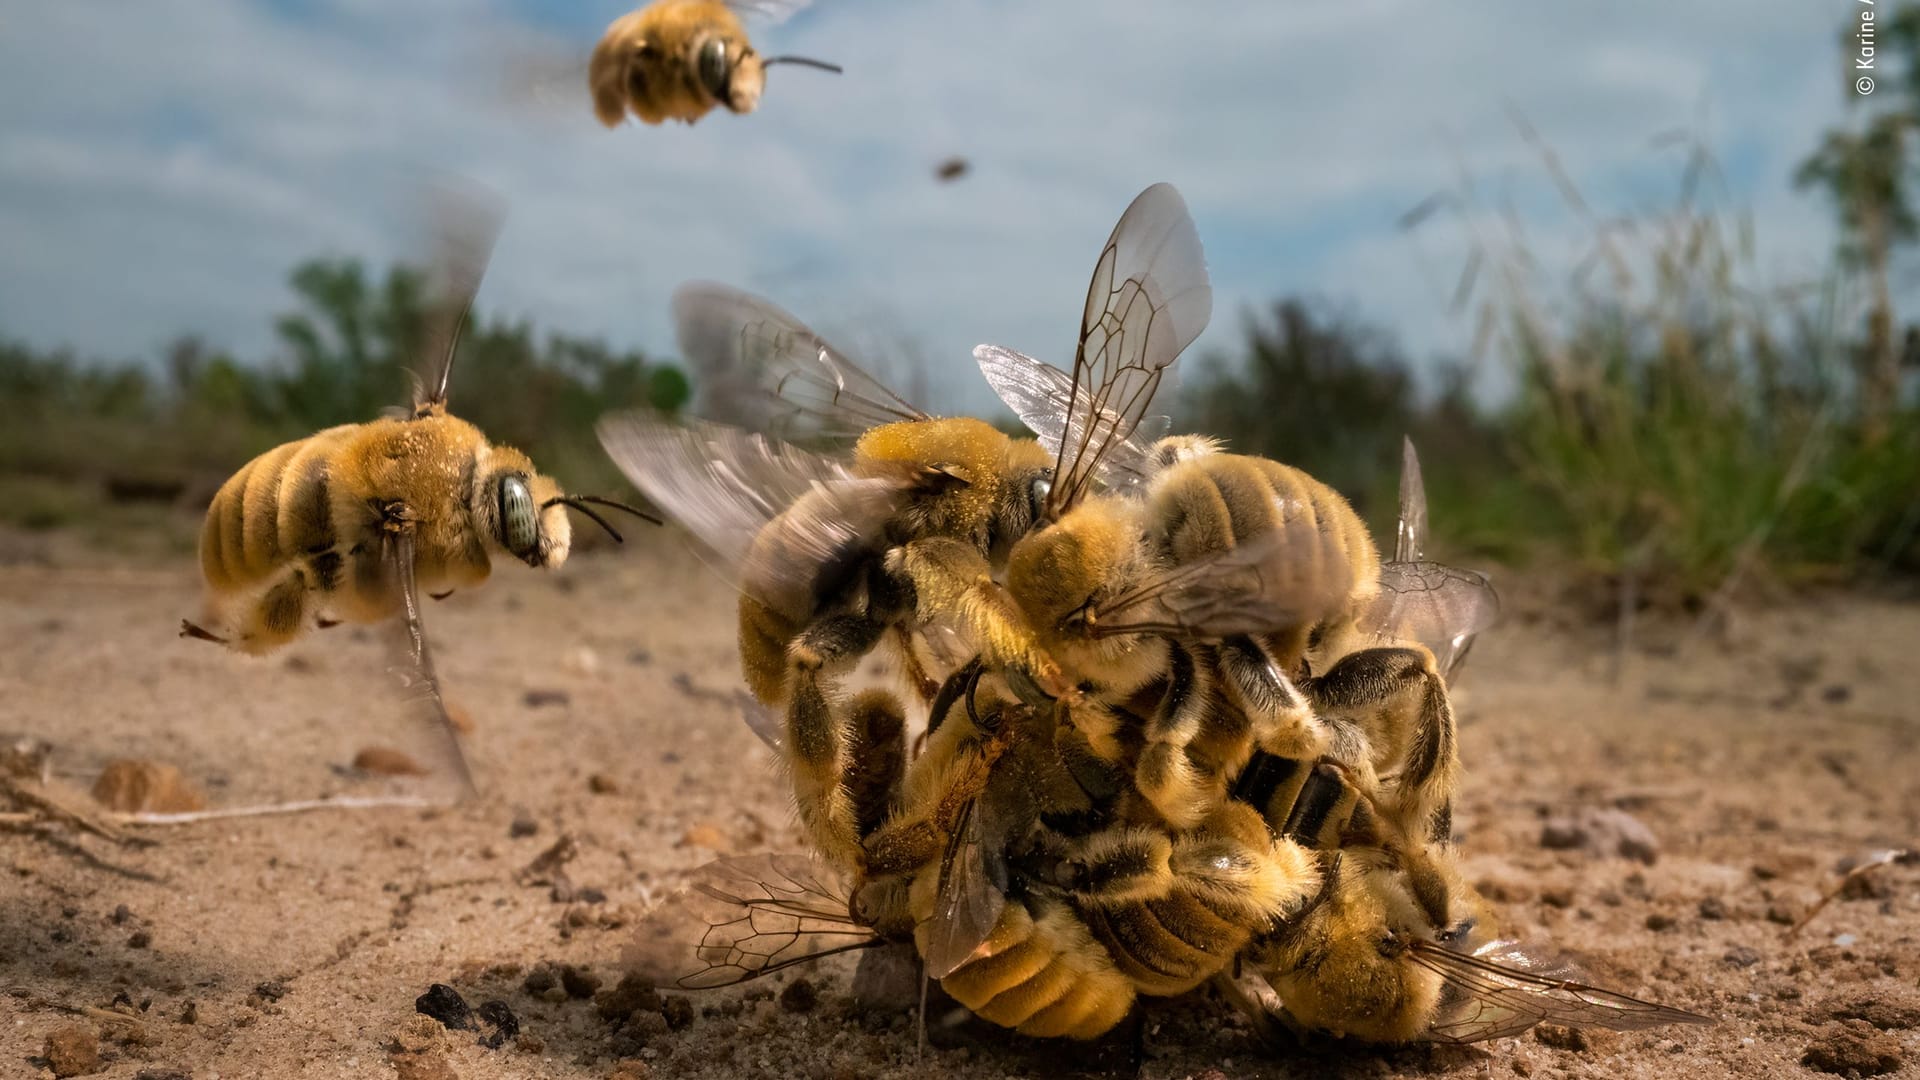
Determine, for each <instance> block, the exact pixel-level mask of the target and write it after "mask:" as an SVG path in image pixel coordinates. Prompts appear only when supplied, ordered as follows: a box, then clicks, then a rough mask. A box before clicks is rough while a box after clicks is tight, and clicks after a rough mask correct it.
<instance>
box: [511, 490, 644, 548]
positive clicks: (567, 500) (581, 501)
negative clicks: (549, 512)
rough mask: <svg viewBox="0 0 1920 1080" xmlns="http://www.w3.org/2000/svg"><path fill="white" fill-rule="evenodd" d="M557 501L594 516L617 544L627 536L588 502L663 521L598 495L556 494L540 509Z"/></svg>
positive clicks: (635, 515)
mask: <svg viewBox="0 0 1920 1080" xmlns="http://www.w3.org/2000/svg"><path fill="white" fill-rule="evenodd" d="M556 503H557V504H559V505H561V506H571V507H573V508H574V509H575V510H578V511H580V512H581V513H583V514H585V515H587V516H588V517H590V518H592V519H593V523H594V524H595V525H598V526H600V527H601V528H603V529H605V530H607V535H608V536H611V537H613V542H614V543H616V544H624V543H626V542H627V538H626V537H624V536H621V535H620V531H619V530H618V529H615V528H614V527H613V526H612V525H610V524H608V522H607V519H606V518H603V517H601V516H600V515H599V514H596V513H594V512H593V508H592V507H589V506H588V505H587V504H588V503H598V504H600V505H601V506H611V507H613V508H614V509H616V510H625V511H626V512H627V513H629V514H632V515H633V516H634V517H637V518H645V519H646V520H648V521H651V522H653V523H654V524H655V525H659V524H661V521H660V519H659V518H657V517H654V516H653V515H652V514H649V513H647V512H646V511H644V510H641V509H639V508H638V507H633V506H628V505H627V504H626V503H623V502H617V501H615V500H613V499H606V498H601V497H600V496H598V495H556V496H554V497H553V498H551V499H548V500H547V501H546V502H543V503H541V504H540V509H542V510H545V509H546V508H547V507H549V506H553V505H555V504H556Z"/></svg>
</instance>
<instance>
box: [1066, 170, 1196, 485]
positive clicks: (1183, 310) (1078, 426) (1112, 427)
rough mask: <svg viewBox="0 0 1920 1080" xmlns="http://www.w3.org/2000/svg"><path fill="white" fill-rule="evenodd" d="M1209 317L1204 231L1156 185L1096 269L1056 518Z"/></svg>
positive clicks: (1129, 429)
mask: <svg viewBox="0 0 1920 1080" xmlns="http://www.w3.org/2000/svg"><path fill="white" fill-rule="evenodd" d="M1212 313H1213V288H1212V286H1211V285H1210V284H1209V283H1208V280H1207V267H1206V258H1205V255H1204V253H1203V252H1202V251H1201V248H1200V234H1199V231H1198V230H1196V229H1195V228H1194V225H1193V219H1192V217H1191V216H1189V215H1188V213H1187V205H1186V203H1185V201H1183V200H1182V199H1181V198H1180V193H1179V192H1177V191H1175V190H1174V188H1173V186H1172V185H1170V184H1155V185H1153V186H1152V187H1149V188H1147V189H1146V190H1145V191H1143V192H1141V193H1140V194H1139V195H1138V196H1137V197H1136V198H1135V199H1134V200H1133V202H1132V203H1131V204H1130V205H1129V206H1128V207H1127V209H1126V212H1125V213H1124V214H1122V215H1121V216H1120V221H1119V222H1118V223H1117V224H1115V225H1114V227H1113V233H1112V235H1110V236H1109V237H1108V238H1107V243H1106V245H1105V246H1104V247H1103V248H1101V251H1100V258H1099V260H1098V261H1097V262H1096V263H1095V264H1094V269H1093V279H1092V281H1091V282H1090V283H1089V284H1088V286H1087V302H1086V307H1085V309H1084V310H1083V311H1082V313H1081V319H1080V344H1079V347H1078V349H1076V350H1075V352H1074V358H1073V384H1074V386H1073V391H1072V395H1071V398H1070V402H1069V407H1068V409H1067V420H1066V425H1065V428H1064V431H1063V434H1062V438H1061V442H1060V450H1059V453H1058V455H1057V457H1056V463H1055V468H1054V478H1053V487H1052V490H1051V491H1050V493H1049V494H1048V497H1047V512H1048V515H1049V516H1051V517H1058V516H1059V515H1060V514H1061V513H1063V512H1064V511H1065V510H1066V509H1067V508H1068V507H1071V506H1072V505H1073V504H1074V503H1075V502H1076V501H1077V500H1079V499H1080V498H1081V497H1082V496H1084V495H1086V494H1087V493H1088V492H1089V491H1090V490H1091V489H1092V487H1093V483H1094V480H1095V477H1096V475H1097V474H1098V472H1099V468H1100V462H1101V461H1102V460H1103V459H1104V458H1105V456H1106V455H1107V454H1108V453H1109V452H1110V451H1111V450H1113V448H1115V447H1116V446H1120V445H1122V444H1124V443H1125V441H1126V440H1127V439H1128V437H1129V436H1131V435H1132V434H1133V431H1134V429H1135V427H1136V426H1137V425H1139V424H1140V422H1141V420H1142V419H1143V418H1144V417H1145V416H1146V415H1147V414H1148V413H1149V411H1150V410H1151V407H1152V404H1153V401H1154V396H1155V394H1156V393H1157V392H1158V391H1159V389H1160V386H1161V383H1162V380H1163V377H1164V375H1165V373H1166V370H1167V368H1168V367H1170V366H1171V365H1172V364H1173V362H1174V361H1175V360H1176V359H1178V358H1179V356H1180V353H1181V351H1182V350H1184V349H1185V348H1186V347H1187V346H1188V345H1189V344H1192V342H1193V339H1194V338H1196V337H1198V336H1199V335H1200V331H1201V330H1203V329H1205V328H1206V325H1207V320H1208V318H1209V317H1211V315H1212ZM1036 430H1037V429H1036Z"/></svg>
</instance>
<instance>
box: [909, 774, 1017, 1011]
mask: <svg viewBox="0 0 1920 1080" xmlns="http://www.w3.org/2000/svg"><path fill="white" fill-rule="evenodd" d="M981 807H982V800H980V799H977V798H976V799H971V800H969V801H968V802H967V804H966V805H965V806H964V807H962V808H961V810H960V821H959V822H958V824H956V826H955V827H954V830H953V836H952V837H951V838H949V839H948V841H947V847H946V850H945V851H944V852H942V853H941V856H940V891H939V895H938V897H937V899H936V900H935V902H934V911H933V917H932V919H931V920H930V922H931V925H930V927H929V929H928V932H927V936H926V941H925V944H924V945H923V947H922V949H921V957H922V959H924V960H925V961H926V963H927V976H928V977H929V978H933V979H944V978H946V977H947V976H948V975H950V974H952V973H953V971H954V970H955V969H956V968H958V967H959V966H960V965H962V964H964V963H966V962H967V961H968V960H971V959H974V958H975V956H976V955H977V954H978V953H979V952H980V950H981V947H982V946H984V945H985V944H986V943H987V939H988V938H989V937H991V936H992V934H993V929H994V927H995V926H997V925H998V924H999V922H1000V913H1001V911H1002V910H1004V909H1005V908H1006V906H1007V894H1006V888H1005V883H1006V875H1005V870H1004V861H1003V860H1004V847H1001V848H1000V849H999V850H990V848H991V845H990V844H989V842H988V832H989V830H988V828H987V826H986V819H987V816H988V815H987V814H986V813H985V812H983V811H982V809H981ZM990 860H991V861H992V865H990ZM996 866H997V867H998V868H999V869H1000V873H999V875H998V877H997V879H996V875H995V873H994V867H996Z"/></svg>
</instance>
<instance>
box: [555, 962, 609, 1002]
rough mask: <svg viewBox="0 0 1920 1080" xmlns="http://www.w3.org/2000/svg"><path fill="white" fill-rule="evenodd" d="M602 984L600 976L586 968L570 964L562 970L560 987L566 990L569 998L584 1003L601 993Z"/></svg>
mask: <svg viewBox="0 0 1920 1080" xmlns="http://www.w3.org/2000/svg"><path fill="white" fill-rule="evenodd" d="M600 982H601V980H600V976H598V975H595V974H594V973H593V972H591V971H588V970H587V969H585V968H580V967H575V966H573V965H572V964H568V965H567V966H565V967H563V968H561V969H560V985H561V986H562V987H564V988H565V989H566V991H567V996H568V997H570V998H574V999H576V1000H581V1001H584V1000H586V999H587V998H590V997H592V996H593V995H595V994H597V993H599V992H600Z"/></svg>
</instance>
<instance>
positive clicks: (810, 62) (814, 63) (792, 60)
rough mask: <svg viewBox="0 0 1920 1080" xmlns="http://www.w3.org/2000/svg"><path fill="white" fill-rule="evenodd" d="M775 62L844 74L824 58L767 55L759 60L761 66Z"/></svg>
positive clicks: (836, 65)
mask: <svg viewBox="0 0 1920 1080" xmlns="http://www.w3.org/2000/svg"><path fill="white" fill-rule="evenodd" d="M775 64H800V65H802V66H805V67H810V68H819V69H820V70H821V71H831V72H833V73H834V74H835V75H840V74H844V72H842V71H841V70H840V65H839V64H829V63H827V62H826V61H825V60H814V59H812V58H810V57H805V56H769V57H767V58H766V59H765V60H762V61H760V66H761V67H772V66H773V65H775Z"/></svg>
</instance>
